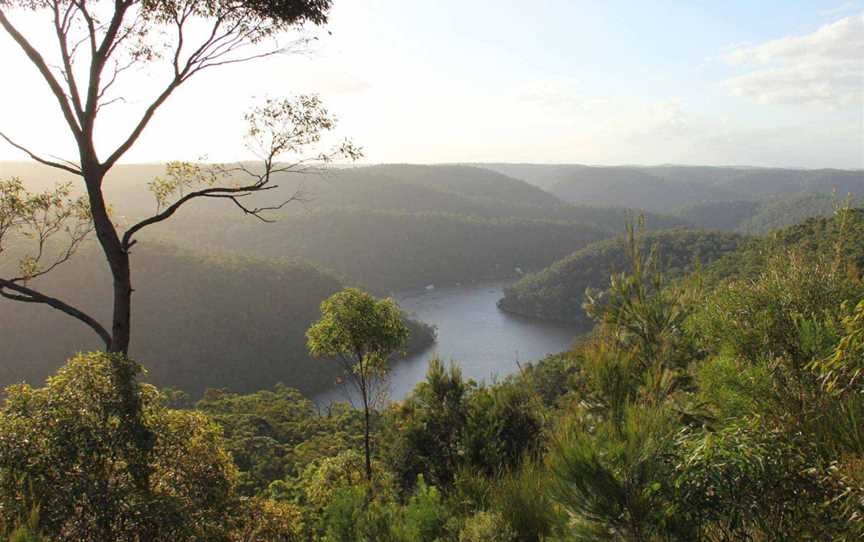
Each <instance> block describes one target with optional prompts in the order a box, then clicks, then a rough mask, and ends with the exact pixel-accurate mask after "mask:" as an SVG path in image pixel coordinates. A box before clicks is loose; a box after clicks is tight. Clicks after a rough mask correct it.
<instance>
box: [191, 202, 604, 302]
mask: <svg viewBox="0 0 864 542" xmlns="http://www.w3.org/2000/svg"><path fill="white" fill-rule="evenodd" d="M183 235H184V237H183V240H184V242H191V243H194V244H195V245H197V246H210V247H214V248H224V249H229V250H231V251H236V252H240V253H244V254H250V255H258V256H264V257H278V256H280V255H283V254H291V255H299V256H301V257H303V258H304V259H308V260H312V261H315V262H319V263H320V264H322V265H324V266H326V267H328V268H331V269H334V270H336V271H338V272H339V273H340V274H342V275H344V276H346V277H350V279H351V280H352V281H355V282H357V283H359V284H361V285H363V286H365V287H367V288H372V289H374V290H376V291H378V292H379V293H386V292H391V291H399V290H402V289H413V288H417V287H423V286H425V285H427V284H444V283H456V282H470V281H473V280H493V279H495V280H497V279H506V278H511V277H518V275H519V273H520V271H525V272H527V271H529V270H536V269H541V268H543V267H544V266H546V265H548V264H549V263H551V262H553V261H555V260H556V259H558V258H560V257H562V256H564V255H566V254H569V253H570V252H572V251H573V250H574V249H577V248H580V247H583V246H585V245H587V244H589V243H592V242H594V241H597V240H599V239H603V238H606V237H608V236H609V233H608V232H606V231H605V230H601V229H598V228H596V227H593V226H586V225H583V224H578V223H571V222H562V221H551V220H532V219H522V218H502V219H494V218H480V217H471V216H464V215H452V214H445V213H407V212H404V211H379V210H366V209H330V210H317V211H312V212H310V213H308V214H303V215H299V216H296V217H286V218H283V219H282V220H280V221H278V222H276V223H274V224H268V225H264V226H262V225H261V224H256V223H254V222H249V221H243V222H239V221H234V222H230V223H223V224H220V225H219V227H218V228H213V227H211V228H207V227H197V225H194V224H193V225H188V226H186V227H184V231H183Z"/></svg>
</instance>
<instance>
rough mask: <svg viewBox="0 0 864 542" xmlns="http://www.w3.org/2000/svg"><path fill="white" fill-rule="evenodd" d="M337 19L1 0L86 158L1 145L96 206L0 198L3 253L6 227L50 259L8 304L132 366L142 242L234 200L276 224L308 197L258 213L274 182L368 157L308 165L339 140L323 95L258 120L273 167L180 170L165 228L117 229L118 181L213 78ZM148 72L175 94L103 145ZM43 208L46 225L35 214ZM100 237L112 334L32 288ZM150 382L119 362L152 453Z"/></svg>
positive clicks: (2, 21) (1, 12)
mask: <svg viewBox="0 0 864 542" xmlns="http://www.w3.org/2000/svg"><path fill="white" fill-rule="evenodd" d="M330 8H331V0H278V1H272V2H265V1H262V0H212V1H211V0H208V1H198V0H113V1H107V0H0V28H2V29H3V31H4V32H5V33H6V34H7V35H8V37H9V38H11V40H12V41H13V42H14V43H15V44H17V48H18V49H19V50H20V53H21V54H22V55H24V57H26V59H27V60H28V61H29V64H30V65H32V67H33V69H34V70H35V71H36V72H37V73H38V74H39V76H40V77H41V81H42V82H43V83H44V85H45V86H46V87H47V88H48V89H49V90H50V96H52V98H51V100H52V102H53V106H54V107H56V111H57V114H58V115H60V116H61V117H62V119H63V122H64V124H65V126H66V128H68V134H69V137H70V138H71V140H72V142H73V143H74V147H75V148H76V149H77V156H74V157H68V158H69V159H61V158H55V157H53V155H52V154H50V153H49V152H47V151H45V150H43V149H35V148H32V147H30V146H28V145H26V144H25V143H23V142H21V141H20V140H18V139H17V138H15V137H14V136H13V135H12V134H9V133H7V132H6V131H3V127H2V126H0V138H2V139H3V140H5V141H6V142H7V143H8V144H10V145H12V146H13V147H15V148H17V149H19V150H20V151H22V152H24V153H26V154H27V155H28V156H29V157H30V158H31V159H33V160H35V161H36V162H39V163H41V164H43V165H46V166H50V167H52V168H55V169H56V170H60V171H63V172H66V173H71V174H73V175H75V176H78V177H80V179H81V183H82V184H83V188H84V193H85V197H84V199H83V200H81V201H77V200H74V198H71V196H70V194H69V193H67V192H66V189H65V188H62V187H61V188H58V189H56V190H55V191H53V192H51V191H49V192H46V193H45V194H42V195H40V194H30V193H29V192H27V191H26V190H23V189H22V188H21V187H20V186H19V184H16V183H17V181H14V182H8V183H7V184H6V185H5V186H4V187H2V188H0V190H2V191H3V194H5V196H2V197H7V196H8V197H7V200H8V201H7V202H6V203H7V205H3V206H2V207H0V213H3V214H2V216H0V224H3V225H5V226H0V242H2V241H3V235H4V229H3V228H5V234H6V235H5V237H6V240H7V241H9V240H10V239H12V238H13V237H14V238H15V239H16V243H15V244H16V246H18V245H20V243H18V242H17V241H21V240H23V241H26V242H32V241H33V240H34V239H36V248H33V249H32V250H29V251H28V249H27V248H24V249H19V250H18V252H17V254H18V264H19V265H17V266H13V267H17V269H15V270H14V271H12V272H10V274H9V275H5V276H0V295H2V296H3V297H5V298H7V299H11V300H14V301H20V302H28V303H37V304H44V305H47V306H50V307H52V308H54V309H57V310H59V311H62V312H63V313H65V314H66V315H68V316H70V317H72V318H74V319H76V320H78V321H80V322H82V323H83V324H85V325H87V326H88V327H90V328H91V329H92V330H93V331H94V332H95V333H96V334H98V335H99V337H100V338H101V339H102V341H103V342H104V343H105V349H106V351H108V352H110V353H112V354H119V355H118V356H112V358H111V359H113V360H120V359H122V358H125V356H126V355H127V354H128V351H129V344H130V340H131V331H132V327H131V315H132V294H133V291H134V290H133V282H132V269H131V262H130V255H131V252H132V250H131V249H132V247H133V246H134V245H135V243H136V235H137V234H139V233H140V232H141V231H142V230H144V229H145V228H147V227H149V226H152V225H154V224H157V223H160V222H163V221H165V220H168V219H169V218H171V217H172V216H173V215H174V214H175V213H176V212H177V211H178V209H180V208H181V207H182V206H183V205H185V204H187V203H188V202H190V201H192V200H196V199H209V200H222V201H225V200H228V201H231V202H233V203H234V204H236V206H237V208H238V209H240V210H241V211H242V212H243V213H246V214H248V215H252V216H254V217H258V218H260V219H262V220H268V218H267V212H268V211H273V210H277V209H279V208H281V207H282V206H284V205H286V204H287V203H288V202H289V201H293V200H294V199H296V194H295V195H292V196H286V197H285V198H284V199H282V200H281V201H275V202H269V203H267V204H261V205H262V206H252V205H250V204H248V203H246V202H248V201H249V200H248V198H249V196H251V195H253V194H256V193H259V192H264V191H269V190H272V189H273V188H276V184H274V176H277V175H278V174H280V173H285V172H288V171H295V170H296V169H298V168H303V167H309V165H310V162H322V161H323V162H326V161H328V160H332V159H335V158H337V157H340V156H345V157H348V158H355V157H357V156H358V154H359V151H358V149H357V148H355V147H354V146H353V145H351V144H350V143H347V142H346V143H344V144H342V145H340V146H338V147H336V148H334V149H330V150H327V151H323V152H319V151H317V150H316V151H315V152H316V154H314V156H312V157H311V158H302V156H303V154H304V153H308V152H311V151H310V150H309V149H310V148H311V147H317V146H319V145H320V143H321V137H322V134H325V133H326V132H328V131H331V130H332V129H333V128H334V126H335V120H334V118H333V116H332V115H330V114H329V112H328V111H327V110H326V109H325V108H324V107H323V105H322V104H321V102H320V100H319V99H318V98H317V97H315V96H301V97H299V98H297V99H295V100H276V99H274V100H269V101H267V102H265V103H264V104H263V105H261V106H259V107H257V108H254V109H253V110H252V111H251V112H250V113H249V115H248V116H247V121H248V124H249V130H248V133H247V135H248V137H249V146H250V147H251V148H252V150H253V151H255V152H256V154H257V156H258V157H259V158H260V159H261V162H262V165H260V166H256V167H249V166H248V165H244V164H237V165H236V166H227V165H223V166H216V167H204V166H201V165H195V164H173V165H172V166H171V167H169V170H168V174H167V175H166V176H165V178H163V179H158V180H155V181H154V182H152V183H151V185H150V188H151V191H152V192H153V193H154V194H155V196H156V200H157V206H156V209H155V211H154V213H153V214H152V216H149V217H146V218H144V219H143V220H141V221H140V222H137V223H135V224H133V225H131V226H129V227H128V228H126V229H125V231H124V230H123V229H122V228H121V226H119V225H118V224H115V221H114V220H112V215H111V210H110V209H111V206H110V204H109V202H108V201H107V200H106V197H105V194H104V185H105V181H106V175H107V174H108V172H109V171H111V169H112V168H113V167H114V166H115V165H116V164H117V163H118V162H119V161H120V160H122V159H123V157H124V156H126V154H127V153H128V152H129V150H130V149H131V148H132V147H133V146H134V145H135V144H136V143H137V142H138V141H139V138H140V137H141V135H142V134H143V133H144V132H145V130H146V129H147V127H148V125H149V124H150V122H151V120H152V119H153V118H154V116H155V115H156V113H157V112H158V111H159V109H160V108H161V107H162V106H163V105H164V104H165V103H166V102H167V101H168V100H169V98H171V96H172V95H173V94H174V93H175V92H176V91H177V89H179V88H180V87H182V86H183V85H184V84H186V83H187V82H188V81H189V80H190V79H192V78H194V77H195V76H197V75H198V74H200V73H202V72H206V71H210V70H214V69H217V68H220V67H225V66H229V65H232V64H238V63H244V62H249V61H252V60H255V59H259V58H263V57H268V56H272V55H276V54H278V53H281V52H287V51H290V50H293V49H294V48H296V47H297V46H298V45H302V43H305V41H306V39H304V38H302V37H301V38H297V36H298V35H301V34H300V33H299V31H300V30H301V29H303V28H306V27H310V26H313V27H314V26H321V25H324V24H325V23H326V22H327V18H328V14H329V11H330ZM25 19H27V20H28V21H30V20H32V21H35V20H40V21H42V24H43V27H42V30H43V32H45V31H47V32H48V34H50V36H51V38H50V40H51V41H53V42H54V43H53V44H51V46H49V45H46V44H44V43H42V41H44V40H42V39H41V38H43V37H44V36H43V34H40V32H39V31H38V30H37V31H28V30H27V29H29V28H31V27H32V25H29V24H28V25H25V24H24V23H23V21H24V20H25ZM25 26H26V28H27V29H25ZM286 39H287V40H288V41H287V42H286V41H285V40H286ZM145 67H146V68H148V69H150V70H151V72H152V73H153V74H154V79H153V80H154V81H155V80H156V78H155V74H156V73H158V72H157V68H161V69H162V70H163V73H164V74H165V75H164V81H162V83H160V86H159V89H158V90H157V91H156V92H155V94H154V95H153V96H152V97H151V98H150V99H148V100H146V101H145V102H144V106H143V107H141V109H140V110H139V111H138V113H136V115H139V116H136V117H135V118H133V122H132V123H131V127H130V128H129V130H128V132H126V133H125V134H123V135H122V136H121V137H119V138H118V139H117V140H116V141H114V142H112V143H111V144H110V145H107V144H106V143H105V140H104V139H103V138H97V133H99V129H100V127H103V126H104V122H103V121H104V119H105V116H106V107H108V106H109V105H112V104H116V103H117V102H119V101H123V100H124V96H123V95H122V94H119V93H118V89H119V88H121V87H122V82H123V81H126V82H127V84H128V81H129V76H130V74H132V73H134V72H135V71H138V69H139V68H145ZM97 139H98V142H97ZM97 143H98V144H97ZM106 147H107V149H106ZM289 155H290V158H289ZM10 194H11V195H10ZM37 200H38V201H37ZM256 201H257V200H256ZM22 202H23V203H24V204H23V205H22V204H21V203H22ZM27 202H30V203H27ZM34 209H36V211H35V215H34V214H33V212H31V211H33V210H34ZM34 216H35V219H33V217H34ZM84 218H86V219H84ZM82 219H84V220H82ZM89 228H92V230H93V231H94V232H95V237H96V239H97V240H98V243H99V245H100V246H101V249H102V252H103V254H104V257H105V261H106V263H107V266H108V268H109V269H110V272H111V276H112V288H113V313H112V318H111V322H110V324H109V325H103V324H102V323H100V322H98V321H97V320H96V319H95V318H93V317H92V316H90V315H88V314H86V313H85V312H84V311H83V310H81V309H79V308H77V307H74V306H72V305H71V304H69V303H66V302H63V301H62V300H59V299H55V298H52V297H51V296H49V295H46V294H45V293H44V292H40V291H39V290H38V289H37V288H36V287H35V286H34V285H33V284H32V283H31V279H33V278H35V277H37V276H41V275H43V274H45V273H48V272H50V271H54V270H55V269H57V267H59V266H60V264H62V263H63V262H65V261H66V260H68V259H69V257H71V255H72V254H73V253H74V251H75V249H77V248H78V246H80V244H81V237H80V236H79V234H80V233H83V232H84V230H88V229H89ZM34 232H35V233H34ZM39 232H41V233H39ZM43 234H44V235H43ZM67 234H68V235H67ZM34 235H35V236H36V237H35V238H34ZM40 235H41V237H40ZM58 244H59V245H60V247H61V248H60V250H59V256H57V255H56V254H51V255H48V254H46V251H45V250H44V249H45V248H50V247H52V246H53V247H55V248H56V247H57V245H58ZM31 248H32V247H31ZM0 250H2V248H0ZM22 251H23V256H22ZM7 260H8V258H7ZM136 372H137V371H136V370H135V369H134V368H133V367H132V366H131V365H130V364H127V363H122V362H119V361H118V362H117V363H115V375H114V378H115V385H116V386H117V387H118V390H119V392H120V395H121V397H123V401H122V402H121V403H122V404H121V405H120V409H121V411H124V412H125V413H126V414H125V417H124V423H125V424H126V425H127V426H129V427H130V428H132V429H133V430H134V435H135V437H136V438H138V439H141V440H142V442H143V443H144V444H146V442H147V440H148V438H149V437H148V436H147V435H146V434H139V433H141V432H142V431H144V430H143V429H142V428H141V425H140V423H139V422H138V421H137V420H138V418H139V411H140V399H139V398H138V394H139V392H138V389H137V386H136V384H135V377H136Z"/></svg>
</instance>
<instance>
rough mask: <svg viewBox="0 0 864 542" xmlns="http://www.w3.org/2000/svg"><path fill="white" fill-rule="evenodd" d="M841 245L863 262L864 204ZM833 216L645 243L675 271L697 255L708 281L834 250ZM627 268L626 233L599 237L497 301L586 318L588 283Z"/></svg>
mask: <svg viewBox="0 0 864 542" xmlns="http://www.w3.org/2000/svg"><path fill="white" fill-rule="evenodd" d="M844 216H846V217H847V218H846V222H845V224H843V225H842V228H845V230H844V231H845V234H844V238H843V243H842V246H843V250H844V251H845V254H846V255H847V256H848V257H850V258H851V260H853V261H858V262H859V267H861V268H864V210H861V209H851V210H850V212H849V213H848V214H845V215H844ZM842 228H841V224H840V222H839V221H838V220H837V219H836V218H835V217H834V216H830V217H814V218H809V219H806V220H804V221H803V222H801V223H800V224H796V225H793V226H789V227H786V228H782V229H779V230H777V231H774V232H771V233H769V234H767V235H764V236H762V237H744V236H742V235H738V234H734V233H723V232H716V231H715V232H702V231H687V230H670V231H658V232H649V233H647V234H646V235H645V236H644V238H643V243H644V244H645V246H646V247H648V246H654V245H656V246H657V249H658V252H659V254H660V256H661V262H662V263H663V265H662V268H663V269H664V270H665V271H666V272H667V274H670V275H671V276H678V275H681V274H682V273H684V272H687V271H691V270H692V269H693V264H694V263H695V262H696V261H698V262H699V263H700V264H701V265H702V266H703V274H704V278H705V280H706V281H707V282H718V281H720V280H724V279H728V278H730V277H736V276H755V275H757V274H759V273H760V272H761V271H763V270H764V269H765V266H766V265H767V261H768V258H769V257H770V255H771V254H772V253H773V252H776V251H777V250H782V251H789V250H792V249H796V248H800V249H803V250H804V251H805V252H808V253H812V254H819V253H822V254H828V255H829V256H830V255H831V253H832V251H834V250H836V247H835V244H834V243H833V242H828V241H826V240H828V239H835V238H837V236H838V234H839V230H841V229H842ZM624 271H627V255H626V250H625V243H624V239H623V238H620V237H619V238H616V239H608V240H604V241H600V242H597V243H594V244H592V245H589V246H587V247H585V248H584V249H582V250H579V251H577V252H575V253H573V254H571V255H570V256H567V257H566V258H563V259H561V260H558V261H556V262H555V263H554V264H552V265H551V266H549V267H548V268H546V269H544V270H543V271H540V272H538V273H533V274H530V275H528V276H526V277H524V278H522V279H521V280H520V281H519V282H517V283H516V284H514V285H513V286H511V287H510V288H508V289H506V290H505V296H504V298H503V299H501V301H499V306H500V307H501V308H502V309H504V310H507V311H510V312H514V313H518V314H523V315H527V316H533V317H538V318H545V319H550V320H564V321H575V322H583V323H586V324H587V323H588V321H587V315H586V314H585V312H584V310H583V309H582V303H583V301H584V293H585V289H586V288H589V287H591V288H599V287H602V286H604V285H607V284H608V283H609V277H610V275H612V274H613V273H619V272H624Z"/></svg>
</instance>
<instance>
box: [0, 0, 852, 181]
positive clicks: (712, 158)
mask: <svg viewBox="0 0 864 542" xmlns="http://www.w3.org/2000/svg"><path fill="white" fill-rule="evenodd" d="M334 3H335V8H334V11H333V13H332V21H331V24H330V25H329V27H328V30H329V31H330V32H331V34H329V35H328V34H326V33H324V34H322V35H321V36H320V40H319V41H318V42H317V44H316V45H315V49H314V51H313V52H312V53H311V54H309V55H306V56H296V55H295V56H280V57H277V58H273V59H270V60H267V61H263V62H257V63H254V64H250V65H245V66H242V67H229V68H225V69H222V70H221V71H213V72H211V73H209V74H206V75H202V76H201V77H200V78H199V79H197V80H193V81H192V82H191V83H190V84H189V85H188V86H187V87H185V88H184V89H183V90H182V91H181V92H179V93H178V94H177V95H176V96H175V97H174V98H173V99H172V101H171V102H170V103H169V104H168V106H166V107H165V108H164V109H162V110H161V112H160V113H159V116H158V117H157V118H156V120H155V121H154V122H153V123H152V124H151V126H150V128H149V130H148V131H147V132H146V135H145V137H144V138H142V140H141V141H140V142H139V144H138V145H137V146H136V147H135V149H134V150H133V151H132V152H131V153H130V154H128V155H127V158H126V161H127V162H140V161H157V160H167V159H194V158H197V157H200V156H207V157H208V158H209V159H211V160H231V159H237V158H242V157H244V154H243V151H242V145H241V144H240V142H241V135H242V129H243V124H242V114H243V112H244V111H245V110H246V108H247V107H248V105H249V103H250V101H251V100H252V98H253V97H262V96H281V95H290V94H296V93H304V92H318V93H320V94H321V95H322V96H323V97H324V98H325V100H326V102H327V104H328V105H329V107H330V109H331V110H332V111H333V112H334V113H336V114H337V115H338V117H339V118H340V121H341V122H340V127H339V133H340V134H342V135H346V136H350V137H351V138H352V139H354V140H355V141H356V142H357V143H358V144H360V145H361V146H362V147H364V149H365V152H366V154H367V159H366V161H367V162H425V163H432V162H469V161H470V162H476V161H506V162H568V163H591V164H625V163H643V164H658V163H687V164H727V165H728V164H739V165H759V166H793V167H843V168H853V167H854V168H861V167H864V3H862V2H861V1H857V2H856V1H853V2H845V3H844V2H842V0H831V1H818V0H801V1H793V0H777V1H772V0H759V1H758V2H754V1H752V0H746V1H727V2H718V1H713V0H704V1H698V0H679V1H671V0H670V1H660V0H656V1H650V2H646V1H641V0H631V1H614V0H607V1H604V2H596V1H581V0H546V1H544V0H538V1H536V2H525V1H524V0H519V1H516V0H335V2H334ZM22 24H24V25H25V27H27V28H30V27H33V28H37V27H38V25H36V26H34V25H35V23H34V21H32V20H29V19H27V20H23V22H22ZM0 59H2V70H3V79H4V82H3V83H2V84H0V96H2V100H0V130H2V131H5V132H7V133H10V134H14V135H15V136H16V137H17V138H19V139H20V140H22V141H24V142H26V143H27V144H28V145H30V146H32V147H34V148H35V149H38V150H39V151H41V152H45V153H46V154H60V155H66V156H74V154H72V153H71V146H70V145H69V141H68V140H69V136H68V134H67V132H66V131H65V129H64V127H63V125H62V124H61V123H60V122H59V117H58V111H57V108H56V105H55V104H54V103H53V102H52V101H51V99H50V97H49V96H48V95H47V93H46V91H45V89H44V85H42V84H40V82H39V80H38V78H37V77H36V75H35V72H34V70H33V68H32V67H30V66H29V65H28V64H27V63H26V61H25V60H24V59H23V57H22V55H21V54H20V53H19V52H18V51H17V50H16V48H15V47H14V44H13V43H12V42H11V40H10V39H9V38H8V37H7V36H6V35H5V34H3V35H0ZM156 67H158V66H156ZM167 75H168V74H167V73H164V72H162V71H159V70H156V69H153V70H152V71H150V72H148V73H146V74H145V73H139V74H134V75H133V77H134V78H137V79H134V81H133V84H131V85H129V86H127V87H124V88H125V90H124V97H125V98H127V100H128V103H127V104H125V105H124V104H118V105H115V106H112V107H111V108H110V109H107V110H106V111H105V113H104V119H103V121H102V122H103V124H102V125H101V131H100V135H101V136H102V138H101V139H100V143H101V146H100V148H105V149H107V148H108V147H109V146H110V142H111V141H112V140H113V138H114V137H116V136H117V135H118V134H119V133H120V132H121V131H122V130H123V129H124V127H125V124H124V122H126V123H128V122H130V120H131V119H132V118H133V116H132V113H134V112H135V111H136V106H137V107H139V108H140V106H141V105H143V104H145V103H146V101H145V99H146V97H147V96H148V91H149V90H150V87H148V84H147V83H148V82H153V81H159V80H160V78H164V77H166V76H167ZM18 158H22V155H20V154H19V153H17V152H16V151H14V149H10V148H8V147H5V146H0V159H18Z"/></svg>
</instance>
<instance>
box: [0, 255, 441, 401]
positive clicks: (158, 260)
mask: <svg viewBox="0 0 864 542" xmlns="http://www.w3.org/2000/svg"><path fill="white" fill-rule="evenodd" d="M132 258H133V273H134V276H133V284H134V286H135V303H134V314H133V342H132V350H131V354H132V356H133V357H135V358H136V359H137V360H139V361H140V362H141V363H142V364H143V365H144V366H145V367H146V368H147V369H148V370H149V376H148V380H150V381H152V382H153V383H155V384H157V385H159V386H170V387H176V388H181V389H184V390H186V391H188V392H190V393H192V394H194V395H197V394H199V393H201V392H202V391H203V390H204V389H205V388H208V387H209V388H222V387H224V388H229V389H231V390H236V391H240V392H250V391H254V390H258V389H261V388H265V387H268V386H272V385H273V383H274V382H279V381H281V382H284V383H286V384H288V385H290V386H293V387H296V388H298V389H301V390H303V391H304V392H306V393H309V394H311V393H315V392H318V391H321V390H323V389H325V388H327V387H328V386H329V385H331V384H332V382H333V379H334V377H335V375H336V370H335V369H336V366H335V365H336V364H331V363H328V362H326V361H322V360H312V359H310V358H308V357H307V356H306V355H305V352H306V347H305V337H304V334H305V331H306V329H307V327H308V326H309V324H310V323H311V322H313V321H314V320H315V319H316V318H317V317H318V307H319V304H320V302H321V301H322V300H323V299H325V298H326V297H328V296H329V295H331V294H332V293H334V292H335V291H337V290H338V289H339V288H341V284H340V283H339V281H338V280H337V279H335V278H334V277H333V276H332V275H330V274H328V273H325V272H322V271H320V270H319V269H317V268H315V267H312V266H310V265H308V264H302V263H281V262H274V261H264V260H259V259H255V260H253V259H246V258H238V257H215V256H202V255H200V254H195V253H191V252H188V251H184V250H180V249H177V248H175V247H171V246H167V245H156V244H153V243H150V242H142V243H141V244H139V245H138V246H136V248H135V250H134V252H133V256H132ZM38 285H39V287H40V288H42V289H44V290H45V291H46V292H47V293H52V294H54V295H57V296H58V297H60V298H62V299H64V300H69V301H70V302H72V303H74V304H76V305H77V306H80V307H81V308H83V309H85V310H87V311H90V312H91V314H94V315H97V316H98V317H100V318H101V319H102V320H103V321H105V320H107V317H108V309H109V308H110V302H109V297H108V296H109V290H110V287H109V285H110V280H109V278H108V274H107V271H106V270H105V265H104V264H103V261H102V259H101V258H100V257H99V256H98V255H96V254H95V247H93V246H88V247H87V248H86V250H85V251H84V252H83V253H82V254H79V257H77V258H76V259H75V260H74V261H73V262H70V263H69V264H67V266H65V267H63V268H61V269H60V270H58V271H57V272H55V273H54V274H52V275H48V276H47V277H45V278H44V279H42V280H41V281H40V282H39V284H38ZM0 329H3V341H2V343H0V359H2V360H3V371H2V373H0V383H2V384H3V385H7V384H10V383H13V382H19V381H23V380H26V381H29V382H33V383H39V382H41V381H42V379H44V378H45V377H46V376H48V375H49V374H51V373H52V372H53V371H54V370H56V369H57V367H59V366H60V365H61V364H62V363H63V362H64V361H65V360H66V359H67V358H68V357H69V356H70V355H71V354H74V353H75V352H77V351H82V350H91V349H98V348H99V347H100V344H99V343H98V341H97V340H96V339H95V338H94V337H95V336H94V335H93V334H92V332H90V330H89V329H86V328H85V327H84V326H83V325H81V324H79V323H78V322H76V321H74V320H71V319H70V318H68V317H66V316H64V315H62V314H60V313H58V312H57V311H54V310H53V309H49V308H46V307H41V306H33V305H26V304H23V303H15V302H12V301H6V300H0ZM412 331H413V332H414V338H415V342H416V343H417V345H418V346H419V345H421V344H422V345H424V346H425V345H428V344H429V342H430V341H431V340H432V337H431V335H430V334H429V331H428V330H426V329H424V328H421V327H420V326H418V325H417V324H412ZM46 338H50V340H45V339H46Z"/></svg>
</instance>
